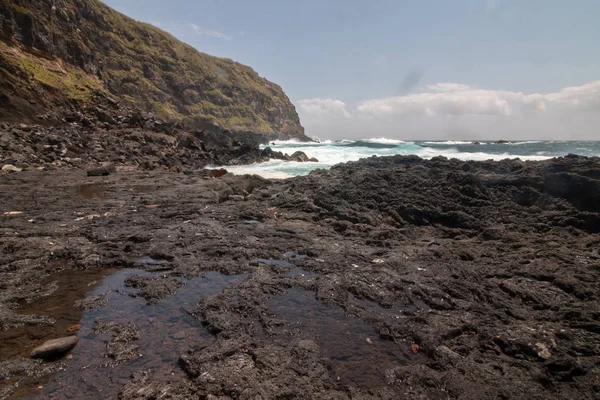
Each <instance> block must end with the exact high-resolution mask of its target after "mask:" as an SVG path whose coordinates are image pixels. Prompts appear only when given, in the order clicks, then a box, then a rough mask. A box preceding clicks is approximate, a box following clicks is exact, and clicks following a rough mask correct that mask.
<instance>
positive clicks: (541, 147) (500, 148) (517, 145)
mask: <svg viewBox="0 0 600 400" xmlns="http://www.w3.org/2000/svg"><path fill="white" fill-rule="evenodd" d="M263 147H267V146H263ZM269 147H271V148H272V149H273V150H275V151H282V152H284V153H287V154H292V153H294V152H295V151H303V152H305V153H306V154H307V155H308V156H309V157H315V158H317V159H318V160H319V162H307V163H298V162H286V161H281V160H271V161H269V162H265V163H260V164H251V165H243V166H232V167H227V170H228V171H229V172H231V173H233V174H237V175H240V174H257V175H261V176H263V177H265V178H290V177H293V176H299V175H307V174H308V173H309V172H310V171H312V170H314V169H317V168H330V167H332V166H333V165H335V164H339V163H342V162H348V161H356V160H358V159H361V158H365V157H371V156H392V155H396V154H400V155H417V156H419V157H422V158H425V159H429V158H432V157H435V156H445V157H448V158H458V159H461V160H502V159H505V158H520V159H522V160H546V159H549V158H552V157H559V156H564V155H567V154H569V153H573V154H579V155H584V156H600V141H522V142H510V143H503V144H498V143H495V142H480V144H473V143H472V142H467V141H438V142H436V141H406V142H405V141H402V140H393V139H386V138H380V139H365V140H341V141H335V142H332V141H326V142H322V143H298V142H289V141H288V142H274V143H272V144H271V145H269Z"/></svg>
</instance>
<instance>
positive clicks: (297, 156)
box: [290, 151, 309, 162]
mask: <svg viewBox="0 0 600 400" xmlns="http://www.w3.org/2000/svg"><path fill="white" fill-rule="evenodd" d="M290 158H291V161H298V162H306V161H309V158H308V156H307V155H306V153H304V152H303V151H297V152H295V153H294V154H292V155H291V157H290Z"/></svg>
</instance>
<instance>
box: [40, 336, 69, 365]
mask: <svg viewBox="0 0 600 400" xmlns="http://www.w3.org/2000/svg"><path fill="white" fill-rule="evenodd" d="M77 341H78V339H77V336H67V337H63V338H60V339H53V340H48V341H47V342H45V343H44V344H42V345H41V346H38V347H36V348H35V349H33V351H32V352H31V358H44V359H47V358H54V357H57V356H60V355H61V354H63V353H66V352H67V351H69V350H71V349H72V348H73V347H75V345H77Z"/></svg>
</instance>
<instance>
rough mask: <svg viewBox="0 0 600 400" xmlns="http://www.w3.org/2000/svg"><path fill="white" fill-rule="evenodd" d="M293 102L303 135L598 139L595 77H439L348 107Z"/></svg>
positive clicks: (599, 94) (599, 100) (599, 104)
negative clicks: (557, 81)
mask: <svg viewBox="0 0 600 400" xmlns="http://www.w3.org/2000/svg"><path fill="white" fill-rule="evenodd" d="M297 105H298V112H299V114H300V117H301V120H302V122H303V123H304V125H305V127H306V130H307V134H309V135H317V136H320V137H321V138H353V137H354V138H359V137H367V136H368V135H369V134H371V135H379V136H382V135H385V136H387V137H390V138H399V139H414V138H416V137H426V138H428V139H435V138H440V139H446V138H451V139H477V140H479V139H486V138H498V139H500V138H502V139H523V138H531V139H548V138H551V139H597V137H598V133H597V132H596V130H595V129H596V128H595V127H596V126H598V125H599V124H600V80H599V81H594V82H589V83H586V84H583V85H580V86H571V87H566V88H563V89H561V90H559V91H556V92H551V93H524V92H517V91H508V90H491V89H479V88H476V87H472V86H469V85H465V84H462V83H454V82H442V83H435V84H430V85H427V86H425V88H424V90H423V91H422V92H420V93H413V94H406V95H401V96H393V97H385V98H377V99H370V100H365V101H361V102H359V103H358V104H357V106H356V107H353V108H351V107H348V106H347V105H346V103H344V102H343V101H341V100H337V99H331V98H327V99H321V98H315V99H306V100H300V101H298V102H297ZM368 132H371V133H368ZM457 132H462V134H460V135H459V134H458V133H457ZM461 135H462V136H461ZM458 136H461V137H458Z"/></svg>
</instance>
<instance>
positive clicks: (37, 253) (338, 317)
mask: <svg viewBox="0 0 600 400" xmlns="http://www.w3.org/2000/svg"><path fill="white" fill-rule="evenodd" d="M598 171H600V159H598V158H585V157H576V156H568V157H564V158H558V159H554V160H549V161H544V162H521V161H516V160H512V161H510V160H505V161H500V162H463V161H459V160H447V159H444V158H436V159H433V160H430V161H425V160H421V159H419V158H416V157H400V156H398V157H389V158H370V159H366V160H362V161H359V162H355V163H348V164H344V165H339V166H336V167H334V168H332V169H331V170H330V171H323V170H320V171H314V172H313V173H311V174H310V175H309V176H306V177H298V178H294V179H288V180H282V181H276V180H266V179H261V178H257V177H251V176H237V177H236V176H230V175H229V174H227V175H224V176H222V177H221V178H210V179H205V177H206V175H204V173H202V172H197V173H191V174H181V173H169V172H164V171H152V172H147V171H143V172H140V171H131V172H128V171H117V172H115V173H112V174H110V175H109V176H106V177H87V176H86V175H85V173H84V172H83V171H81V170H63V171H62V172H61V174H56V173H49V172H41V171H24V172H20V173H11V174H6V175H3V176H1V177H0V179H1V183H2V185H3V189H5V190H3V196H2V197H0V211H2V212H1V213H0V218H2V224H1V226H2V228H1V230H0V233H1V236H0V285H1V289H2V290H1V291H0V294H1V295H0V305H1V306H2V310H3V312H2V313H0V326H2V327H3V329H8V330H7V331H6V332H5V333H6V334H10V332H12V331H13V330H14V329H18V328H15V327H14V324H15V322H16V321H21V324H22V323H24V322H23V320H21V319H20V318H21V317H22V316H20V314H19V309H20V307H21V305H23V304H25V303H26V302H28V301H30V300H31V299H34V298H37V297H40V296H42V295H43V293H44V291H45V290H44V287H43V286H41V285H40V282H41V281H42V280H43V279H45V278H46V277H47V276H48V275H51V274H53V273H54V272H56V271H57V269H68V270H72V271H73V273H74V274H76V273H82V272H83V270H88V269H92V268H104V267H112V268H114V267H116V266H121V267H126V266H135V267H136V268H137V264H136V260H139V259H140V257H143V256H148V255H149V256H151V257H152V258H153V259H155V260H159V259H168V260H169V263H168V264H161V265H160V267H161V268H163V269H161V273H162V274H169V275H170V276H173V277H177V278H181V279H185V278H190V279H191V278H194V277H199V276H202V275H203V274H204V273H206V272H207V271H219V272H222V273H226V274H238V273H246V274H247V275H246V276H245V277H244V278H243V279H242V280H240V281H238V282H237V283H235V284H233V285H232V286H229V287H227V288H226V289H224V290H222V291H220V292H218V293H216V294H213V295H210V296H208V297H205V298H203V300H202V301H201V302H199V303H198V304H197V305H195V306H193V307H192V308H191V309H190V308H189V306H187V308H186V311H190V312H191V314H192V316H193V318H195V319H196V320H194V322H201V323H202V325H203V326H204V327H205V328H206V329H207V330H208V332H210V334H211V335H212V336H209V335H202V334H200V333H199V332H198V331H197V330H194V331H193V332H195V333H194V334H191V335H190V334H185V333H184V334H183V335H174V336H172V337H171V336H169V335H167V334H165V335H164V341H163V342H162V343H161V345H162V346H161V348H164V349H167V351H168V349H173V348H176V347H175V346H174V344H175V343H182V342H183V341H184V339H183V338H186V339H185V340H190V343H189V351H187V350H186V351H182V352H179V353H175V354H173V357H170V360H169V361H165V363H167V364H166V365H165V366H164V367H165V368H162V367H161V365H158V366H157V365H147V364H144V360H145V359H144V357H139V356H138V357H137V358H136V354H137V352H136V348H135V346H136V344H135V338H136V337H139V336H138V335H143V337H145V335H150V334H152V335H156V334H157V332H156V331H150V329H152V330H159V332H158V333H160V329H161V326H153V327H151V328H148V331H144V332H140V331H139V330H137V331H136V329H135V327H129V328H126V327H117V328H116V330H115V331H113V330H110V331H109V332H108V333H109V334H110V333H111V332H112V335H113V337H114V338H115V342H114V343H115V344H112V345H110V346H108V345H107V347H106V349H107V357H108V359H107V360H108V362H113V361H114V363H115V364H118V365H116V366H115V369H111V372H112V371H117V369H118V368H124V367H129V368H130V369H134V370H135V372H136V373H135V374H134V377H133V378H129V376H130V375H131V373H129V374H128V375H127V378H126V379H124V380H118V379H116V380H114V381H113V383H112V385H114V386H115V388H114V391H112V392H107V391H104V392H102V394H103V397H102V396H99V394H98V392H95V390H96V388H95V387H94V383H95V382H94V381H93V380H87V381H85V382H80V381H78V380H77V375H67V376H63V375H61V374H57V375H56V376H55V378H54V379H57V380H60V381H61V382H66V383H67V385H64V388H65V390H66V389H69V390H71V392H70V393H71V397H72V398H107V397H112V398H115V397H116V396H117V395H119V393H120V396H121V398H122V399H139V398H153V397H159V396H160V395H161V394H162V393H166V396H167V397H168V396H171V398H240V399H256V398H323V399H351V398H352V399H356V398H359V399H415V398H417V399H482V398H504V399H574V398H578V399H579V398H581V399H594V398H597V396H598V393H599V392H600V385H599V382H600V336H599V335H598V333H599V332H600V325H599V324H598V321H599V320H600V298H599V293H600V253H599V252H598V249H599V244H600V232H599V229H598V227H599V226H600V223H599V218H600V205H599V204H600V203H599V202H598V195H599V189H600V175H599V172H598ZM94 182H96V183H102V184H103V185H104V191H103V192H102V194H101V196H98V197H89V198H86V199H83V198H80V197H77V195H76V194H77V188H78V187H79V186H80V185H87V184H92V183H94ZM32 193H36V195H35V196H32V195H31V194H32ZM231 195H233V196H237V195H243V196H244V197H245V199H246V201H232V200H230V196H231ZM8 211H20V212H21V214H4V212H8ZM30 221H33V222H30ZM159 256H160V257H159ZM155 267H156V265H147V268H148V269H151V268H155ZM205 283H206V282H205ZM192 284H193V283H191V282H188V283H187V284H186V285H185V286H182V287H181V288H179V289H178V290H179V291H183V290H188V289H189V288H190V287H191V286H190V285H192ZM122 285H123V288H122V289H123V290H124V282H122ZM166 301H168V298H167V299H165V300H163V302H159V303H158V304H157V305H145V304H144V305H142V307H145V309H149V310H150V311H149V312H152V311H153V310H156V309H157V308H158V307H160V306H161V304H163V303H164V302H166ZM110 307H111V303H110V301H109V302H108V303H107V304H106V306H105V309H109V308H110ZM138 310H144V309H143V308H139V309H138ZM17 316H19V317H17ZM35 321H36V320H33V321H30V322H28V323H43V322H42V320H41V319H40V320H39V321H38V322H35ZM110 322H111V321H107V323H110ZM45 323H48V322H47V321H46V322H45ZM181 324H182V328H181V331H185V332H187V329H189V328H190V326H187V325H186V323H185V321H182V322H181ZM107 326H115V327H116V326H117V325H107ZM195 328H196V329H197V328H198V327H197V326H196V327H195ZM110 329H112V328H110ZM202 329H204V328H202ZM107 330H109V328H107V329H102V330H101V331H103V332H105V331H107ZM357 330H358V331H357ZM99 337H100V338H101V337H102V335H99ZM332 337H333V339H332ZM117 338H118V339H119V340H117ZM108 340H109V344H110V343H112V342H113V338H109V339H108ZM79 348H80V347H78V348H77V349H79ZM348 352H350V353H348ZM396 352H397V353H399V354H398V355H394V354H396ZM390 354H392V355H393V356H391V355H390ZM111 355H112V356H111ZM121 355H122V356H121ZM94 357H97V355H94ZM117 360H118V361H117ZM173 360H175V361H173ZM176 360H179V362H178V366H177V365H175V364H174V363H175V362H177V361H176ZM67 363H68V361H67ZM111 366H112V365H111ZM28 368H30V367H28ZM31 368H38V367H35V366H31ZM39 368H41V365H40V366H39ZM174 368H175V371H173V369H174ZM163 369H164V370H165V371H167V372H168V373H167V374H166V375H167V376H166V378H165V374H162V375H159V376H162V377H163V378H165V379H163V380H158V379H156V374H157V371H158V372H161V371H162V370H163ZM28 371H29V373H31V372H32V371H31V370H28ZM127 371H128V372H130V370H127ZM146 372H148V375H146V374H145V373H146ZM14 374H15V375H14V376H13V378H11V379H13V380H12V381H8V382H7V383H5V384H6V385H10V384H13V383H14V382H15V381H14V380H15V379H20V377H22V376H26V375H20V373H19V372H18V371H15V372H14ZM104 375H105V373H104ZM89 376H94V375H93V374H90V375H89ZM3 384H4V383H3ZM25 386H26V385H25V384H23V385H21V387H25ZM36 387H37V385H36ZM44 387H45V388H53V387H55V386H53V384H52V382H50V383H48V384H45V385H44ZM78 388H81V390H80V391H79V392H77V391H76V392H73V390H74V389H78ZM0 389H1V388H0ZM48 390H50V389H48ZM111 390H113V388H111ZM51 394H52V397H55V398H66V397H67V396H62V394H61V391H60V390H57V391H55V392H52V393H51Z"/></svg>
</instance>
